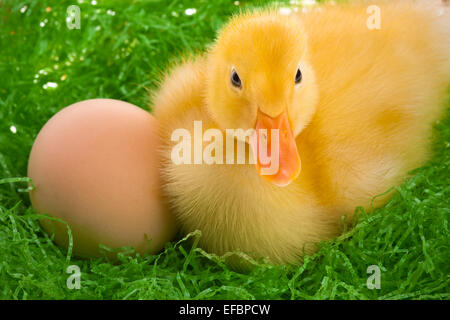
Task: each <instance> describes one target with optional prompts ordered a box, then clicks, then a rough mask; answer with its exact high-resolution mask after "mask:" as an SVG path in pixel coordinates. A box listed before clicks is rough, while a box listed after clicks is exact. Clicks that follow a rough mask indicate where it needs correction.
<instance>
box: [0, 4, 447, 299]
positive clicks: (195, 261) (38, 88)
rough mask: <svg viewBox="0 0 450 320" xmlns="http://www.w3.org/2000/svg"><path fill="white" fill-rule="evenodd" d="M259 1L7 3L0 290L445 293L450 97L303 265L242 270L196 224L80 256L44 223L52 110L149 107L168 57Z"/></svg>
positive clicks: (167, 294) (1, 62) (0, 114)
mask: <svg viewBox="0 0 450 320" xmlns="http://www.w3.org/2000/svg"><path fill="white" fill-rule="evenodd" d="M72 4H76V5H78V6H79V8H80V12H81V20H80V22H81V25H80V29H69V28H68V27H67V25H66V17H67V7H68V6H70V5H72ZM261 5H264V3H262V2H251V1H240V2H239V3H238V2H235V1H224V0H219V1H208V0H196V1H177V0H175V1H162V0H152V1H143V0H142V1H139V0H136V1H118V0H117V1H113V0H111V1H101V0H98V1H96V2H95V1H93V2H92V1H87V0H84V1H16V0H9V1H2V2H0V83H1V85H0V299H449V297H450V281H449V280H450V272H449V271H450V267H449V264H450V256H449V253H450V250H449V243H450V241H449V225H448V224H449V213H450V174H449V173H450V142H449V141H450V117H449V115H450V113H449V106H450V104H449V102H450V101H447V106H446V108H447V116H446V118H445V119H444V120H442V121H441V122H440V123H438V124H436V128H435V130H434V139H433V148H434V155H433V158H432V159H431V161H429V162H428V163H427V164H426V165H425V166H424V167H422V168H418V169H417V170H415V171H414V172H413V173H414V175H413V177H412V178H410V179H408V180H405V182H404V183H403V184H402V185H401V186H400V187H398V188H396V189H395V190H396V192H395V194H394V196H393V198H392V200H391V201H390V202H389V203H388V204H387V205H386V206H385V207H383V208H381V209H378V210H375V211H374V212H371V213H370V214H369V213H368V212H364V210H362V209H361V208H355V210H356V212H357V213H358V215H359V219H358V220H359V221H358V223H357V224H356V226H355V227H354V228H352V229H350V231H348V232H347V233H344V234H343V235H342V236H341V237H339V238H337V239H334V240H333V241H329V242H324V243H321V245H320V250H319V251H318V252H317V253H316V254H314V255H312V256H309V257H306V259H305V261H304V263H303V264H302V265H298V266H273V265H270V264H267V263H260V262H252V263H253V264H254V268H253V269H252V270H251V271H249V272H247V273H240V272H236V271H233V270H231V269H229V268H228V267H227V266H226V265H225V263H224V257H217V256H215V255H211V254H208V253H206V252H205V251H203V250H201V249H200V248H197V246H196V240H198V237H200V236H201V234H200V233H199V232H195V233H193V234H190V235H188V236H187V237H186V238H178V239H176V240H175V241H173V242H171V243H168V244H167V245H166V247H165V249H164V250H163V252H161V253H160V254H158V255H153V256H144V257H142V256H139V255H134V256H127V255H124V254H119V260H120V261H119V263H112V262H110V261H108V260H107V259H105V258H92V259H80V258H77V257H75V256H73V255H72V253H71V249H72V247H71V246H69V248H68V250H67V249H64V248H60V247H58V246H56V245H55V244H54V243H53V242H52V239H51V237H50V236H48V235H47V234H46V233H45V232H43V230H42V228H41V227H40V225H39V220H40V219H42V216H40V215H37V214H36V213H35V212H34V211H33V209H32V207H31V204H30V200H29V197H28V194H27V191H28V188H30V187H32V186H31V183H30V182H31V181H30V180H29V179H28V178H26V175H27V161H28V156H29V153H30V150H31V147H32V144H33V141H34V139H35V138H36V136H37V134H38V132H39V130H40V128H42V126H43V125H44V124H45V123H46V121H47V120H48V119H50V118H51V117H52V116H53V115H54V114H55V113H56V112H57V111H59V110H60V109H61V108H63V107H65V106H68V105H70V104H72V103H75V102H78V101H81V100H86V99H91V98H112V99H119V100H123V101H127V102H130V103H132V104H135V105H138V106H140V107H143V108H147V106H148V105H149V98H148V92H149V91H151V90H153V89H155V88H156V87H157V85H158V79H159V78H160V75H161V73H162V72H163V71H164V70H165V69H166V68H167V67H168V66H169V65H170V64H171V62H172V61H174V60H176V59H177V57H179V56H180V55H182V54H186V53H190V52H192V53H195V52H198V51H201V50H204V49H205V47H206V45H207V44H208V43H210V42H211V41H212V40H213V39H214V36H215V32H216V30H217V29H218V28H219V27H220V26H221V25H222V24H223V23H224V22H225V21H226V20H227V18H228V17H229V16H230V15H231V14H233V13H236V12H238V11H239V10H240V8H245V7H254V6H255V7H256V6H261ZM286 5H289V3H287V4H286ZM186 9H196V11H195V13H194V14H191V15H187V14H186ZM188 12H189V13H192V12H193V10H190V11H188ZM68 230H69V231H70V229H68ZM104 249H105V250H107V248H104ZM231 254H239V253H231ZM241 255H243V254H241ZM243 258H244V259H245V258H246V257H245V255H243ZM70 265H76V266H78V267H79V268H80V270H81V281H80V289H69V288H68V286H67V280H68V277H69V276H70V274H69V273H67V268H68V267H69V266H70ZM372 265H375V266H378V267H379V270H380V275H381V278H380V288H379V289H376V288H375V289H369V288H368V286H367V280H368V278H369V277H370V276H371V274H370V272H369V273H368V268H369V267H370V266H372Z"/></svg>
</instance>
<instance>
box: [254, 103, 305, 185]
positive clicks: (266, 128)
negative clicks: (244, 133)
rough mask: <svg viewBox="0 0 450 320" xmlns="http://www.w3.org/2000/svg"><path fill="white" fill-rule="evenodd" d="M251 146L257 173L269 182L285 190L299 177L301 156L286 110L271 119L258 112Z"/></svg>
mask: <svg viewBox="0 0 450 320" xmlns="http://www.w3.org/2000/svg"><path fill="white" fill-rule="evenodd" d="M250 145H251V147H252V150H253V158H254V159H256V170H257V171H258V173H259V174H260V175H261V176H262V177H264V178H265V179H266V180H268V181H270V182H272V183H273V184H275V185H277V186H280V187H284V186H287V185H288V184H290V183H291V182H292V181H293V180H295V179H296V178H297V177H298V175H299V174H300V170H301V161H300V156H299V154H298V150H297V145H296V143H295V137H294V133H293V131H292V129H291V125H290V124H289V118H288V115H287V112H286V111H284V112H283V113H281V114H280V115H278V116H276V117H275V118H272V117H270V116H268V115H267V114H265V113H263V112H261V111H259V110H258V115H257V119H256V126H255V133H254V134H253V135H252V136H251V137H250Z"/></svg>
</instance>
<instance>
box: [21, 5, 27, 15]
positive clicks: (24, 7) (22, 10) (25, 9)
mask: <svg viewBox="0 0 450 320" xmlns="http://www.w3.org/2000/svg"><path fill="white" fill-rule="evenodd" d="M27 9H28V7H27V6H23V7H22V8H20V12H21V13H24V12H25V11H27Z"/></svg>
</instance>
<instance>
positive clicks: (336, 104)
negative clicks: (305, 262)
mask: <svg viewBox="0 0 450 320" xmlns="http://www.w3.org/2000/svg"><path fill="white" fill-rule="evenodd" d="M375 4H376V6H377V7H378V8H379V9H380V12H379V13H380V18H381V21H379V22H380V25H379V28H369V27H368V23H367V21H368V19H369V18H370V14H368V12H367V8H368V6H369V4H367V3H366V4H351V5H335V6H332V5H326V6H321V7H318V8H316V9H312V10H310V11H309V12H307V13H301V14H300V13H299V14H294V13H292V14H291V15H281V14H279V13H278V12H277V11H275V10H265V11H262V12H253V13H244V14H240V15H238V16H236V17H233V18H232V19H231V21H230V22H229V23H228V24H227V25H226V26H225V27H224V28H223V29H222V30H221V31H220V33H219V36H218V39H217V41H216V42H215V43H214V44H213V45H212V47H211V48H210V50H209V51H208V52H207V53H205V54H204V55H203V56H200V57H197V58H195V59H190V60H188V61H185V62H184V63H183V64H181V65H179V66H178V67H176V68H175V69H174V70H173V71H172V72H171V73H170V74H169V75H167V77H166V78H165V79H164V81H163V83H162V86H161V88H160V90H159V91H158V92H157V93H156V95H155V97H154V100H153V101H154V112H155V115H156V117H157V118H158V119H159V121H160V125H161V135H162V138H163V139H162V140H163V141H164V146H163V149H162V150H161V152H162V154H163V159H164V160H163V163H162V174H163V177H164V181H165V184H164V192H165V194H166V196H167V198H168V200H169V201H170V204H171V207H172V209H173V211H174V213H175V214H176V216H177V218H178V221H179V223H180V226H181V228H182V230H183V231H184V232H191V231H194V230H196V229H199V230H201V231H202V237H201V239H200V242H199V245H200V246H201V247H203V248H204V249H206V250H207V251H209V252H213V253H216V254H224V253H226V252H228V251H235V250H240V251H243V252H246V253H248V254H250V255H252V256H254V257H268V258H269V260H270V261H271V262H273V263H295V262H298V261H301V258H302V255H303V254H304V253H305V252H307V253H308V252H311V251H313V250H314V248H315V244H316V243H317V242H318V241H321V240H325V239H330V238H332V237H334V236H336V235H338V233H339V220H340V218H341V217H342V216H343V215H348V217H350V218H351V216H352V213H353V212H354V208H355V207H356V206H358V205H362V206H363V207H366V208H368V207H369V206H370V201H371V199H372V198H373V197H374V196H376V195H379V194H381V193H383V192H385V191H386V190H388V189H389V188H390V187H392V186H394V185H398V184H399V183H400V182H401V181H402V179H403V178H404V177H405V176H406V175H407V173H408V172H409V171H410V170H412V169H414V168H416V167H419V166H421V165H423V164H424V162H425V161H426V159H427V158H428V155H429V138H430V134H431V128H432V124H433V122H435V121H436V120H438V119H439V117H440V116H441V114H442V103H441V102H442V99H443V97H444V94H445V89H446V86H447V85H448V83H449V80H450V77H449V76H450V41H449V40H450V38H449V31H450V28H447V27H444V26H445V24H446V23H448V21H449V20H450V19H448V16H445V15H447V13H446V12H445V13H443V11H442V10H444V9H442V10H441V12H440V13H439V10H437V9H436V8H435V7H433V8H431V7H429V6H428V7H422V6H421V5H419V4H413V3H412V2H403V1H400V2H396V3H395V4H389V3H387V2H386V3H384V2H380V1H378V2H375ZM439 14H440V15H439ZM447 26H448V25H447ZM194 121H199V122H197V128H196V126H195V124H194ZM200 121H201V130H202V132H203V133H205V136H203V137H202V138H203V140H202V145H201V147H202V148H201V149H200V151H199V149H198V145H197V146H195V143H194V142H192V143H191V144H189V143H188V144H186V143H187V142H186V141H184V143H185V144H184V147H185V148H184V149H183V148H181V147H180V141H181V140H180V139H179V138H180V135H177V134H174V132H177V130H178V129H183V130H184V131H182V132H183V134H186V132H187V134H188V135H190V136H191V137H194V136H195V135H197V137H198V132H197V131H198V124H199V123H200ZM195 128H196V129H195ZM207 129H215V130H216V131H215V133H217V131H219V132H221V133H223V134H224V138H223V139H222V140H221V141H222V143H223V145H222V144H220V143H219V144H217V145H218V146H219V147H217V148H215V149H214V148H213V151H211V149H209V151H210V154H211V156H213V157H214V159H215V162H213V163H212V164H211V161H209V162H208V161H206V162H205V161H202V160H203V159H200V161H199V158H198V157H196V155H195V153H196V152H197V153H198V152H200V156H201V155H202V152H205V151H204V148H205V147H206V146H207V145H209V143H211V142H213V141H214V139H213V138H215V139H216V142H217V140H218V139H219V137H218V136H217V134H212V135H209V137H206V130H207ZM227 129H242V131H243V132H245V133H248V135H245V136H244V137H242V136H239V135H236V136H232V137H231V139H229V138H230V134H229V132H228V131H227ZM196 130H197V131H196ZM252 130H253V131H252ZM264 130H265V131H264ZM202 132H201V133H202ZM277 132H278V135H276V133H277ZM201 133H200V134H201ZM261 133H262V134H261ZM264 133H265V134H266V135H264ZM183 134H182V135H183ZM226 141H227V143H225V142H226ZM230 141H231V142H236V144H235V145H234V146H232V147H229V144H228V142H230ZM242 141H245V142H247V144H245V143H244V146H245V156H244V157H245V160H246V163H245V164H237V163H236V162H237V161H238V160H236V161H235V162H234V164H227V163H232V161H230V162H228V160H233V159H235V155H234V154H233V153H234V152H237V151H238V149H239V147H238V143H239V142H242ZM264 141H266V142H267V144H269V142H270V143H271V141H277V142H278V145H277V146H278V149H270V150H271V151H270V152H269V151H267V150H266V151H267V153H266V154H265V155H264V153H260V151H261V150H262V149H260V148H262V146H263V145H264V143H262V142H264ZM217 145H216V146H217ZM177 146H178V147H180V148H178V147H177ZM196 148H197V149H196ZM267 148H268V147H267ZM267 148H266V149H267ZM180 150H184V151H192V152H193V154H194V155H193V156H192V158H189V159H193V160H192V162H191V164H189V162H185V164H183V163H182V164H179V163H177V162H176V161H174V159H173V156H174V153H175V154H176V153H177V152H180ZM274 150H275V151H274ZM230 152H231V156H229V154H230ZM181 153H182V152H180V154H181ZM273 154H278V158H270V159H271V160H270V161H269V162H268V161H267V157H268V156H272V155H273ZM253 155H254V156H253ZM265 156H267V157H265ZM252 159H253V164H252V163H250V162H251V160H252ZM276 159H278V167H277V169H278V171H275V172H269V173H267V172H268V171H264V169H269V167H270V166H271V165H272V164H273V163H275V162H277V160H276ZM241 160H242V159H241ZM207 162H208V163H207ZM221 162H223V164H221ZM241 162H242V161H241ZM255 164H256V165H255ZM263 171H264V172H263ZM387 200H388V197H387V196H385V197H381V198H377V201H375V206H380V205H382V204H383V203H385V202H386V201H387Z"/></svg>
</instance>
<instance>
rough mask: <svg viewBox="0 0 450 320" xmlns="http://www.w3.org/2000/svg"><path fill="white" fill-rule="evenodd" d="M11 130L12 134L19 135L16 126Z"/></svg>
mask: <svg viewBox="0 0 450 320" xmlns="http://www.w3.org/2000/svg"><path fill="white" fill-rule="evenodd" d="M9 130H11V132H12V133H14V134H16V133H17V128H16V127H15V126H11V127H10V128H9Z"/></svg>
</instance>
